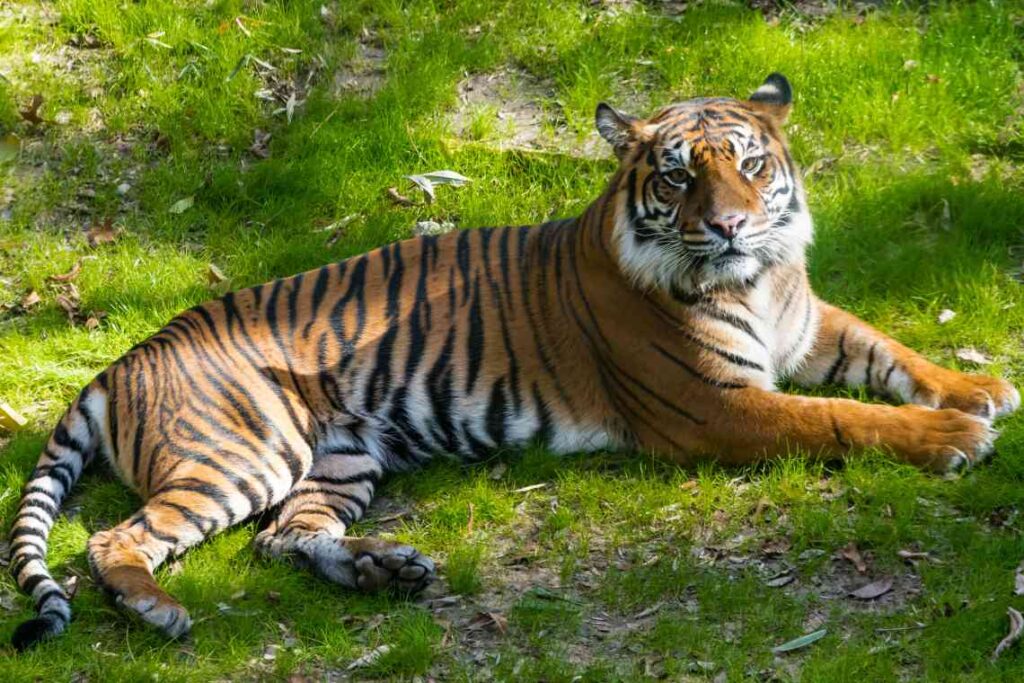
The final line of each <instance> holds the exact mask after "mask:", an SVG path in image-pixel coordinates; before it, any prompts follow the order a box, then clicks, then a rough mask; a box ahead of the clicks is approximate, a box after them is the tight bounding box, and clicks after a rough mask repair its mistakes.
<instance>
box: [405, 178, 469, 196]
mask: <svg viewBox="0 0 1024 683" xmlns="http://www.w3.org/2000/svg"><path fill="white" fill-rule="evenodd" d="M405 177H406V178H408V179H409V180H411V181H412V182H413V184H414V185H416V186H417V187H418V188H420V189H421V190H423V194H425V195H426V196H427V203H430V202H433V201H434V199H435V197H434V187H435V186H436V185H452V186H454V187H462V186H463V185H465V184H466V183H468V182H470V180H469V178H467V177H466V176H464V175H462V174H459V173H456V172H455V171H431V172H430V173H420V174H417V175H407V176H405Z"/></svg>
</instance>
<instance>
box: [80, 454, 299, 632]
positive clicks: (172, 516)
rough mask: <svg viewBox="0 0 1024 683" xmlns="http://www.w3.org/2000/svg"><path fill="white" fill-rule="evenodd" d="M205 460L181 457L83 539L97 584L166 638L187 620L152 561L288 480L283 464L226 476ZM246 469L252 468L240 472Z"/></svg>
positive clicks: (266, 503) (241, 512) (225, 522)
mask: <svg viewBox="0 0 1024 683" xmlns="http://www.w3.org/2000/svg"><path fill="white" fill-rule="evenodd" d="M196 457H198V456H196ZM225 457H226V456H225ZM213 462H214V461H213V460H212V459H203V460H194V459H190V458H186V462H184V463H182V464H181V465H179V466H178V467H177V468H175V470H174V471H173V473H172V474H171V475H170V476H168V477H166V478H165V480H164V481H163V482H162V483H161V484H160V486H159V487H158V488H157V489H156V490H155V492H154V493H153V494H152V495H151V496H150V498H149V500H147V501H146V504H145V505H144V506H143V507H142V508H141V509H140V510H139V511H138V512H136V513H135V514H134V515H132V516H131V517H130V518H128V519H127V520H126V521H124V522H123V523H121V524H119V525H118V526H116V527H114V528H112V529H108V530H105V531H100V532H97V533H96V534H94V535H93V536H92V538H90V539H89V549H88V557H89V565H90V568H91V570H92V574H93V577H94V578H95V579H96V582H97V584H99V585H100V586H101V587H102V588H104V589H105V590H106V591H107V592H108V593H109V594H111V595H112V596H113V597H114V599H115V600H116V601H117V603H118V604H119V605H120V606H122V607H125V608H127V609H129V610H131V611H133V612H135V613H137V614H138V615H139V617H141V618H142V620H143V621H146V622H148V623H150V624H152V625H154V626H156V627H158V628H160V629H161V630H162V631H164V633H166V634H167V635H168V636H170V637H172V638H177V637H180V636H183V635H185V634H186V633H187V632H188V631H189V629H190V627H191V619H190V618H189V615H188V612H187V611H186V610H185V608H184V607H182V606H181V605H180V604H178V602H177V601H176V600H175V599H174V598H172V597H171V596H170V595H168V594H167V593H166V592H165V591H164V590H163V589H162V588H160V586H159V585H158V584H157V583H156V580H155V579H154V578H153V572H154V571H155V570H156V568H157V567H159V566H160V565H161V564H163V562H164V561H165V560H166V559H167V558H168V557H171V556H176V555H180V554H181V553H183V552H184V551H185V550H187V549H188V548H190V547H192V546H195V545H198V544H199V543H201V542H202V541H203V540H205V539H206V538H209V537H210V536H212V535H214V534H216V533H217V532H219V531H222V530H224V529H226V528H228V527H230V526H232V525H234V524H235V523H237V522H241V521H242V520H244V519H245V518H247V517H249V516H250V515H252V514H254V513H257V512H259V511H261V510H264V509H267V508H268V507H270V506H271V505H273V504H274V502H275V501H276V500H280V499H281V498H283V497H284V495H285V492H286V491H287V490H288V487H289V486H290V485H291V477H290V476H289V473H288V472H287V470H284V471H281V472H276V473H275V470H274V469H273V468H269V467H268V468H266V469H265V470H264V471H260V472H258V474H259V476H253V477H252V478H251V479H244V478H243V477H242V476H241V475H240V474H239V473H237V472H236V473H232V474H231V475H230V476H227V475H224V474H223V473H222V472H220V471H219V470H214V471H211V466H210V463H213ZM240 469H244V468H240ZM253 472H256V468H255V467H252V468H250V469H249V472H248V473H249V474H253Z"/></svg>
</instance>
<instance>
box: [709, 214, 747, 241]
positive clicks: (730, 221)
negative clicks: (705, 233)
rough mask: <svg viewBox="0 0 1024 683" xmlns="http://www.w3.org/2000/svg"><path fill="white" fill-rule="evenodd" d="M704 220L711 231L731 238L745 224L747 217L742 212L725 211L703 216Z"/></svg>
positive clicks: (728, 238)
mask: <svg viewBox="0 0 1024 683" xmlns="http://www.w3.org/2000/svg"><path fill="white" fill-rule="evenodd" d="M704 222H705V223H707V226H708V227H709V228H710V229H711V231H712V232H714V233H715V234H717V235H720V236H721V237H724V238H725V239H727V240H731V239H732V238H733V237H735V236H736V233H738V232H739V231H740V229H741V228H743V226H744V225H746V223H747V217H746V216H745V215H744V214H742V213H725V214H719V215H711V216H705V217H704Z"/></svg>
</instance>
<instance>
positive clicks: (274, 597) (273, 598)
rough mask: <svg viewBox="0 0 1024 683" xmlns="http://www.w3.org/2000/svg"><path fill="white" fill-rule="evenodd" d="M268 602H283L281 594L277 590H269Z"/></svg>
mask: <svg viewBox="0 0 1024 683" xmlns="http://www.w3.org/2000/svg"><path fill="white" fill-rule="evenodd" d="M267 602H270V603H273V604H275V605H276V604H277V603H279V602H281V594H280V593H278V592H277V591H267Z"/></svg>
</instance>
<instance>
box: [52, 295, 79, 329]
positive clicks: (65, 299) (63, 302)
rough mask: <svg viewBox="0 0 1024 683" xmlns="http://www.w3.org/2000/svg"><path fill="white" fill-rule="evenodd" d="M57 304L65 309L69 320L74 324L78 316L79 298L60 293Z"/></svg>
mask: <svg viewBox="0 0 1024 683" xmlns="http://www.w3.org/2000/svg"><path fill="white" fill-rule="evenodd" d="M57 305H58V306H60V307H61V308H63V309H64V312H65V313H67V316H68V322H70V323H71V324H72V325H74V324H75V318H76V317H77V316H78V300H77V299H73V298H72V297H70V296H67V295H66V294H58V295H57Z"/></svg>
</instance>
